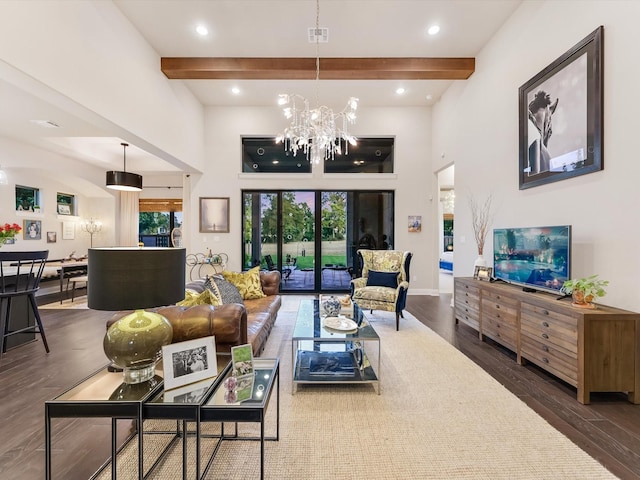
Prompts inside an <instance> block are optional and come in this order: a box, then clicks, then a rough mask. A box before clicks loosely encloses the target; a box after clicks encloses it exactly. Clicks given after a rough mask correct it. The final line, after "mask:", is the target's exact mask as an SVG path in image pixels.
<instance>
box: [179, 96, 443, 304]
mask: <svg viewBox="0 0 640 480" xmlns="http://www.w3.org/2000/svg"><path fill="white" fill-rule="evenodd" d="M285 124H286V120H285V119H284V117H283V116H282V113H281V112H280V111H279V109H278V108H276V107H273V108H264V107H260V108H258V107H256V108H231V107H211V108H207V109H206V113H205V138H206V144H205V172H204V174H203V175H197V176H196V175H192V176H191V179H192V184H191V190H192V199H193V204H192V207H191V211H190V213H191V215H192V218H194V219H197V218H198V201H197V199H198V198H199V197H207V196H215V197H230V199H231V202H230V209H231V222H230V230H231V233H228V234H220V233H217V234H203V233H198V225H197V224H195V225H193V226H192V228H191V229H190V233H191V238H189V239H187V240H186V241H187V248H188V250H190V251H205V249H206V248H210V249H212V250H213V251H214V252H225V253H227V254H228V255H229V258H230V268H232V269H239V268H240V267H241V253H242V252H241V223H240V215H241V197H240V191H241V189H256V188H274V189H327V188H332V189H385V190H395V192H396V195H395V207H396V208H395V214H396V216H395V224H396V230H395V232H394V235H393V238H394V248H396V249H402V250H411V251H412V252H414V257H413V260H412V264H411V290H412V292H413V293H414V294H415V293H418V292H421V293H432V292H433V291H434V289H437V283H436V281H437V280H436V275H437V258H436V257H435V252H436V246H435V245H436V244H437V224H436V222H435V218H436V214H437V199H438V194H437V181H436V180H435V177H434V176H433V175H431V173H430V172H431V170H432V165H431V151H430V148H429V145H430V133H429V132H430V131H431V113H430V111H429V110H428V109H423V108H398V109H395V108H378V109H367V108H361V110H359V112H358V121H357V123H356V124H355V126H354V127H353V129H352V130H353V133H354V134H355V135H356V136H395V137H396V140H395V165H396V172H395V174H394V175H392V174H389V175H384V174H383V175H364V174H362V175H325V174H323V173H321V168H317V169H314V172H313V173H312V174H310V175H302V176H300V175H290V176H287V175H265V174H263V175H260V174H257V175H256V174H252V175H249V174H245V175H241V174H240V173H239V172H240V171H241V159H242V154H241V140H240V139H241V136H242V135H254V136H255V135H265V136H267V135H272V136H275V135H276V134H277V133H279V131H278V127H280V129H284V127H285ZM408 215H422V218H423V229H422V232H421V233H411V234H410V233H408V232H407V216H408ZM430 219H433V220H430ZM195 223H197V220H196V222H195Z"/></svg>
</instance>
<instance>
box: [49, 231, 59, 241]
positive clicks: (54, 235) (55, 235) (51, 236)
mask: <svg viewBox="0 0 640 480" xmlns="http://www.w3.org/2000/svg"><path fill="white" fill-rule="evenodd" d="M57 240H58V233H57V232H47V243H56V241H57Z"/></svg>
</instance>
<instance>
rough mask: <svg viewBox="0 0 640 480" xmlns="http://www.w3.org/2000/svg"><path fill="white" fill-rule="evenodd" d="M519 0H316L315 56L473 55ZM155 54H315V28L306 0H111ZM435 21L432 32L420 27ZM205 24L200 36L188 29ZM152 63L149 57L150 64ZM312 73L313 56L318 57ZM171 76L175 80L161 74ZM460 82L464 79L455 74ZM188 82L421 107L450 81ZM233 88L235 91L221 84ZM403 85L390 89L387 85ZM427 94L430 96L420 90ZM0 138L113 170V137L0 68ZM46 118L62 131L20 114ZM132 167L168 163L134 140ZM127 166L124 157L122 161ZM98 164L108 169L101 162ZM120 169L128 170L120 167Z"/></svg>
mask: <svg viewBox="0 0 640 480" xmlns="http://www.w3.org/2000/svg"><path fill="white" fill-rule="evenodd" d="M521 1H522V0H321V1H320V13H319V18H320V21H319V24H320V27H328V28H329V42H328V43H326V44H325V43H323V44H320V45H319V46H318V48H319V54H320V57H323V56H324V57H475V56H476V55H477V54H478V52H479V51H480V50H481V49H482V47H483V46H484V45H485V44H486V43H487V41H488V40H489V39H490V38H491V37H492V36H493V35H494V33H495V32H496V31H497V30H498V29H499V28H500V27H501V25H502V24H503V23H504V22H505V21H506V20H507V19H508V17H509V16H510V15H511V14H512V13H513V12H514V11H515V9H516V8H517V7H518V6H519V4H520V3H521ZM114 3H115V4H116V6H117V7H118V8H119V9H120V10H121V11H122V12H123V14H124V15H125V16H126V17H127V18H128V19H129V20H130V21H131V23H132V24H133V26H134V27H135V28H136V29H137V30H138V31H139V32H140V33H141V35H142V36H143V37H144V38H145V39H146V40H147V42H148V43H149V44H150V45H151V46H152V47H153V48H154V49H155V51H156V52H157V53H158V55H159V56H161V57H198V56H204V57H315V56H316V45H315V44H314V43H309V42H308V40H307V29H308V28H310V27H314V26H315V20H316V18H315V17H316V2H315V1H314V0H200V1H192V0H163V1H158V0H114ZM436 23H437V24H439V25H440V27H441V32H440V33H439V34H438V35H437V36H429V35H427V34H426V29H427V28H428V27H430V26H431V25H433V24H436ZM199 24H202V25H205V26H206V27H207V28H208V29H209V32H210V33H209V35H208V36H207V37H205V38H202V37H200V36H198V35H197V34H196V33H195V31H194V29H195V27H196V26H197V25H199ZM158 68H160V67H159V65H158ZM320 71H321V72H322V64H320ZM0 73H1V72H0ZM170 81H172V82H178V81H182V80H170ZM458 81H464V80H458ZM184 82H185V84H186V85H187V86H188V88H189V89H190V90H191V91H192V92H193V93H194V95H195V96H196V97H197V98H198V99H199V100H200V101H201V102H202V104H204V105H230V106H233V105H273V106H274V108H277V106H276V99H277V96H278V94H279V93H293V92H295V93H299V94H302V95H304V96H306V97H307V98H309V99H312V100H313V99H315V96H316V93H317V95H318V99H319V102H320V103H322V104H326V105H327V106H329V107H332V108H334V109H342V108H343V106H344V104H345V103H346V100H347V98H349V97H350V96H355V97H358V98H359V99H360V106H361V107H362V108H364V107H367V106H372V107H373V106H425V107H426V106H429V105H432V104H433V103H434V102H436V101H437V100H438V98H439V97H440V96H441V95H442V94H443V92H444V91H445V90H446V89H447V88H448V87H449V85H450V84H451V82H450V81H444V80H432V81H425V80H423V81H407V82H401V81H396V80H393V81H392V80H388V81H355V80H351V81H320V82H319V83H318V84H317V83H316V82H315V81H313V80H311V81H309V80H306V81H282V80H271V81H266V80H250V81H249V80H244V81H238V82H235V81H231V80H188V81H184ZM234 86H235V87H238V88H239V89H240V92H241V93H240V94H239V95H232V93H231V88H232V87H234ZM400 86H402V87H404V88H405V89H406V93H405V94H404V95H403V96H399V95H397V94H396V93H395V90H396V88H398V87H400ZM427 95H430V98H429V99H428V98H427ZM0 105H2V108H0V136H5V137H9V138H16V139H19V140H21V141H24V142H27V143H30V144H34V145H37V146H39V147H41V148H45V149H48V150H52V151H55V152H58V153H62V154H65V155H67V156H70V157H72V158H77V159H82V160H83V161H87V162H89V163H93V164H96V165H101V166H104V168H115V169H121V166H122V147H121V146H120V142H121V140H120V139H119V138H114V136H113V130H111V131H110V132H109V131H107V130H108V129H105V128H104V125H99V122H92V121H91V120H87V118H81V116H78V115H76V113H77V112H72V111H70V109H68V108H67V109H65V108H64V107H63V106H60V105H53V104H52V103H50V102H48V101H47V100H46V99H43V97H42V96H40V97H39V98H38V97H35V96H33V95H30V94H27V93H25V92H24V91H22V90H20V89H19V88H17V87H15V86H13V85H12V84H11V83H7V82H4V81H2V76H1V75H0ZM34 119H42V120H51V119H55V121H56V122H60V123H63V124H64V127H65V128H64V130H63V131H57V130H56V129H51V128H43V127H41V126H38V125H35V124H33V123H32V122H30V120H34ZM129 159H132V161H135V165H136V167H135V170H136V171H139V172H140V173H145V172H160V173H161V172H172V171H174V172H175V171H176V168H175V167H173V166H172V165H169V164H168V163H166V162H164V161H159V160H158V159H157V158H156V157H154V156H153V155H151V154H149V153H147V152H145V151H144V150H142V149H138V148H136V147H135V145H133V146H131V147H129V149H128V150H127V160H129ZM128 165H129V162H128ZM107 166H108V167H107ZM128 169H129V168H128Z"/></svg>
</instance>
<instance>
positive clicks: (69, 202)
mask: <svg viewBox="0 0 640 480" xmlns="http://www.w3.org/2000/svg"><path fill="white" fill-rule="evenodd" d="M56 203H57V211H58V215H75V214H76V197H75V195H71V194H68V193H60V192H58V194H57V195H56Z"/></svg>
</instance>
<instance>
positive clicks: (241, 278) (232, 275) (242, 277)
mask: <svg viewBox="0 0 640 480" xmlns="http://www.w3.org/2000/svg"><path fill="white" fill-rule="evenodd" d="M222 276H223V277H224V278H225V280H227V281H229V282H231V283H233V284H234V285H235V286H236V287H238V290H240V295H242V298H243V299H244V300H251V299H255V298H264V297H266V295H265V293H264V292H263V291H262V284H261V282H260V266H257V267H254V268H252V269H251V270H249V271H247V272H229V271H226V270H225V271H223V272H222Z"/></svg>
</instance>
